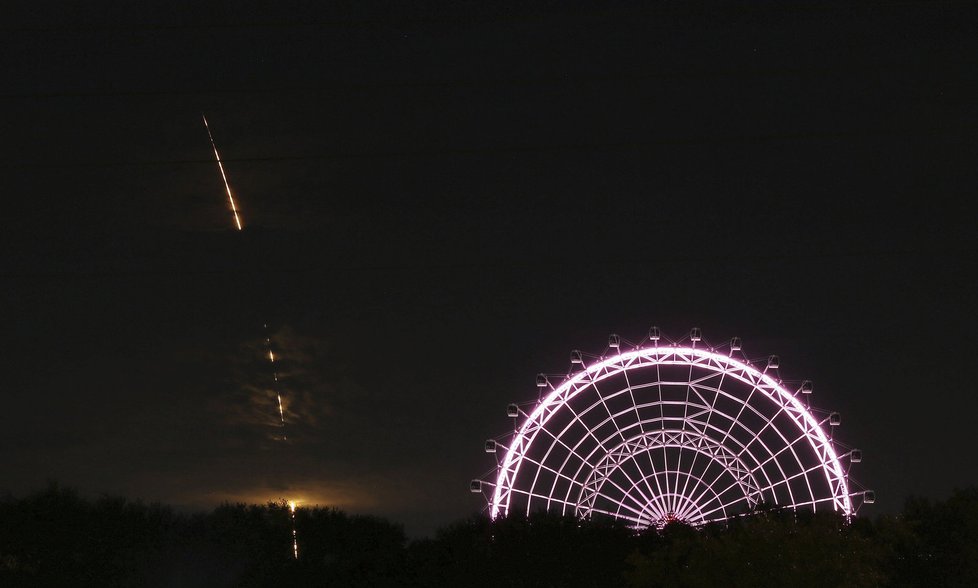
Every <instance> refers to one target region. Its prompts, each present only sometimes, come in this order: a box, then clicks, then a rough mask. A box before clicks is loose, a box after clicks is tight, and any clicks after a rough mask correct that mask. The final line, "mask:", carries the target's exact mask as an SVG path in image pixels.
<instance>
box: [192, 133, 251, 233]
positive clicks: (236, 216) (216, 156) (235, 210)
mask: <svg viewBox="0 0 978 588" xmlns="http://www.w3.org/2000/svg"><path fill="white" fill-rule="evenodd" d="M200 118H202V119H204V128H205V129H207V138H208V139H210V140H211V147H213V148H214V159H216V160H217V167H218V168H220V170H221V178H223V179H224V189H225V190H227V193H228V202H230V203H231V213H232V214H233V215H234V224H235V225H236V226H237V227H238V230H239V231H240V230H241V229H242V228H243V227H242V226H241V215H239V214H238V207H237V205H236V204H235V203H234V196H232V195H231V184H228V176H227V174H225V173H224V164H223V163H222V162H221V154H220V153H218V152H217V144H216V143H215V142H214V135H212V134H211V127H210V125H208V124H207V117H206V116H204V115H203V114H201V115H200Z"/></svg>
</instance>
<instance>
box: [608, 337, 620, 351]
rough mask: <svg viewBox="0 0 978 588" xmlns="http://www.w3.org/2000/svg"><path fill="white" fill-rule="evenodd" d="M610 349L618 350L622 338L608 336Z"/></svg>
mask: <svg viewBox="0 0 978 588" xmlns="http://www.w3.org/2000/svg"><path fill="white" fill-rule="evenodd" d="M608 347H611V348H612V349H618V348H619V347H621V337H619V336H618V335H608Z"/></svg>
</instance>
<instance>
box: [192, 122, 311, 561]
mask: <svg viewBox="0 0 978 588" xmlns="http://www.w3.org/2000/svg"><path fill="white" fill-rule="evenodd" d="M200 118H201V119H203V121H204V128H205V129H207V138H208V139H210V141H211V148H213V149H214V159H216V160H217V167H218V169H220V170H221V179H223V180H224V189H225V190H226V191H227V195H228V202H229V203H230V204H231V213H232V214H233V215H234V224H235V226H236V227H237V228H238V230H239V231H240V230H242V228H243V227H242V226H241V215H240V214H239V213H238V206H237V204H235V202H234V196H232V195H231V185H230V184H229V183H228V177H227V174H226V173H224V163H223V162H222V161H221V154H220V153H218V151H217V144H216V143H215V142H214V135H212V134H211V127H210V125H209V124H207V117H206V116H204V115H203V114H201V115H200ZM265 349H266V351H268V361H269V363H270V364H271V366H272V382H273V386H274V389H275V399H276V400H277V401H278V417H279V421H280V422H281V423H282V440H283V441H287V440H288V437H287V436H286V434H285V407H284V405H283V404H282V392H281V390H280V389H279V381H278V371H277V370H276V369H275V352H274V351H273V350H272V340H271V337H269V336H268V325H267V324H266V325H265ZM288 506H289V511H290V514H291V517H292V557H293V558H294V559H299V539H298V536H297V534H296V527H295V511H296V506H297V504H296V502H295V501H294V500H290V501H289V503H288Z"/></svg>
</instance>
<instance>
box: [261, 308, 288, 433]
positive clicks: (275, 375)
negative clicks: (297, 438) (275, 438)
mask: <svg viewBox="0 0 978 588" xmlns="http://www.w3.org/2000/svg"><path fill="white" fill-rule="evenodd" d="M265 328H266V329H267V328H268V325H265ZM265 347H266V348H267V349H268V362H269V363H270V364H272V380H273V381H274V383H275V398H276V400H278V417H279V419H280V420H281V421H282V440H283V441H286V440H288V437H287V436H286V435H285V408H284V407H283V406H282V394H281V393H280V392H279V391H278V372H277V371H275V353H274V352H273V351H272V340H271V339H270V338H268V337H265Z"/></svg>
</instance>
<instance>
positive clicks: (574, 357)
mask: <svg viewBox="0 0 978 588" xmlns="http://www.w3.org/2000/svg"><path fill="white" fill-rule="evenodd" d="M571 363H575V364H582V363H584V358H583V357H581V352H580V351H578V350H577V349H575V350H574V351H571Z"/></svg>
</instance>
